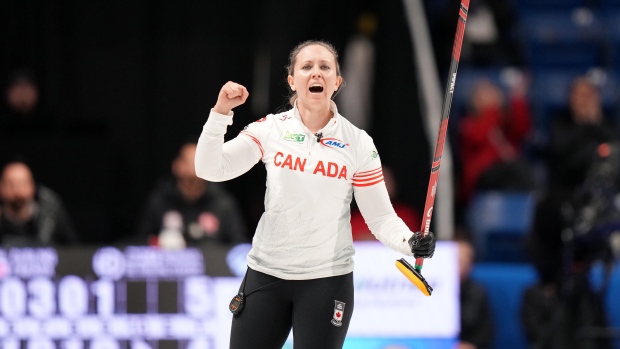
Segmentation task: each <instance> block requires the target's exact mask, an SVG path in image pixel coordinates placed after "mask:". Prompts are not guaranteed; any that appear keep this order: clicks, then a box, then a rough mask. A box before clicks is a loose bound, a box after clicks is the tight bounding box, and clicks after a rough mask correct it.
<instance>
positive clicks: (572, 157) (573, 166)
mask: <svg viewBox="0 0 620 349" xmlns="http://www.w3.org/2000/svg"><path fill="white" fill-rule="evenodd" d="M568 97H569V98H568V109H567V112H566V114H564V115H559V116H558V117H557V118H556V119H555V120H554V122H553V124H552V127H551V136H550V141H549V149H548V162H547V164H548V177H549V178H550V179H551V180H549V181H548V182H549V183H548V188H547V192H546V193H544V196H543V197H542V198H541V200H540V201H539V202H538V203H537V204H536V209H535V213H534V222H533V226H532V230H531V233H530V235H529V236H528V251H529V252H530V255H531V258H532V259H533V261H534V263H535V264H536V266H537V267H538V269H539V272H540V273H541V277H542V278H543V280H544V281H545V282H557V281H558V279H559V277H560V274H561V271H562V267H563V260H562V258H563V253H564V250H563V248H564V243H563V241H562V232H563V231H564V230H565V229H566V228H567V227H568V228H570V227H571V225H572V223H573V222H572V218H574V217H570V215H569V216H567V215H566V214H565V213H566V212H567V211H566V209H567V208H571V206H572V202H573V200H574V198H575V195H576V190H577V189H579V188H580V187H581V186H582V185H583V184H584V182H585V180H586V175H587V174H588V171H589V170H590V168H591V167H592V164H593V160H594V159H596V158H597V156H596V154H597V148H598V147H599V145H601V144H607V143H611V142H613V141H618V140H619V139H620V137H619V136H618V134H617V128H616V127H615V125H614V124H613V123H612V122H611V121H610V119H609V118H607V117H605V115H603V109H602V106H601V96H600V93H599V91H598V89H597V87H596V86H595V85H594V84H592V83H591V82H590V81H589V80H588V79H587V78H586V77H579V78H576V79H575V80H574V82H573V84H572V86H571V87H570V90H569V96H568Z"/></svg>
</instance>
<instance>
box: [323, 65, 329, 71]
mask: <svg viewBox="0 0 620 349" xmlns="http://www.w3.org/2000/svg"><path fill="white" fill-rule="evenodd" d="M321 69H323V70H328V69H329V66H328V65H323V66H321Z"/></svg>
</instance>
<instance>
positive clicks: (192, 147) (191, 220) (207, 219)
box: [138, 142, 250, 247]
mask: <svg viewBox="0 0 620 349" xmlns="http://www.w3.org/2000/svg"><path fill="white" fill-rule="evenodd" d="M195 154H196V143H195V142H187V143H185V144H183V146H182V147H181V148H180V150H179V153H178V155H177V157H176V158H175V159H174V160H173V161H172V168H171V169H172V177H167V178H164V179H162V180H161V181H160V183H159V184H158V185H157V187H156V188H155V189H154V190H153V191H152V193H151V194H150V196H149V198H148V201H147V203H146V206H145V208H144V212H143V214H142V219H141V221H140V222H139V228H138V232H139V236H140V238H141V239H143V241H145V242H148V243H149V244H152V245H160V246H162V247H183V246H186V245H196V244H199V243H203V242H209V241H216V242H219V243H226V244H236V243H241V242H248V241H249V240H250V239H249V236H248V234H247V228H246V226H245V225H244V220H243V217H242V215H241V212H240V210H239V207H238V204H237V202H236V200H235V198H234V197H233V196H232V195H231V194H229V193H228V192H227V191H226V190H225V188H224V186H223V185H222V184H220V183H210V182H207V181H205V180H203V179H201V178H198V177H197V176H196V170H195V169H194V157H195ZM175 231H176V232H177V233H178V234H179V237H180V236H181V235H182V239H181V241H179V240H175V237H174V235H173V234H174V232H175ZM172 245H174V246H172Z"/></svg>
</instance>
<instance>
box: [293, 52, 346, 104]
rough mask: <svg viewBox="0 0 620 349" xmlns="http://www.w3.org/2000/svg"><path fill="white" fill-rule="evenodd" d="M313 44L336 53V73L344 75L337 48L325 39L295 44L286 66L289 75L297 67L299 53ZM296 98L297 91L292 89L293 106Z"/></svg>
mask: <svg viewBox="0 0 620 349" xmlns="http://www.w3.org/2000/svg"><path fill="white" fill-rule="evenodd" d="M312 45H319V46H323V47H325V48H326V49H327V50H328V51H329V52H331V53H332V54H333V55H334V61H336V75H337V76H342V75H341V74H340V63H338V51H336V48H335V47H334V45H332V44H330V43H329V42H327V41H323V40H307V41H304V42H302V43H300V44H298V45H297V46H295V47H294V48H293V49H292V50H291V53H290V54H289V56H288V65H287V66H286V67H285V68H286V72H287V73H288V75H293V71H294V69H295V63H296V62H297V55H298V54H299V52H300V51H301V50H303V49H304V48H306V47H308V46H312ZM339 90H340V89H339ZM296 99H297V92H295V91H291V95H290V97H289V103H290V104H291V106H292V105H294V104H295V100H296Z"/></svg>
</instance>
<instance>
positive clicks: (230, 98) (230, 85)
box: [213, 81, 250, 115]
mask: <svg viewBox="0 0 620 349" xmlns="http://www.w3.org/2000/svg"><path fill="white" fill-rule="evenodd" d="M249 95H250V93H249V92H248V89H247V88H245V86H243V85H239V84H238V83H236V82H232V81H229V82H227V83H225V84H224V86H222V89H221V90H220V93H219V94H218V96H217V103H215V106H214V107H213V111H214V112H216V113H219V114H224V115H228V114H229V113H230V111H231V110H232V109H233V108H235V107H238V106H240V105H241V104H243V103H245V101H246V99H248V96H249Z"/></svg>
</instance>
